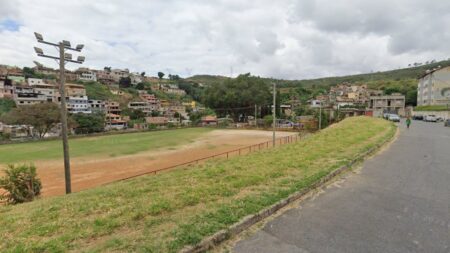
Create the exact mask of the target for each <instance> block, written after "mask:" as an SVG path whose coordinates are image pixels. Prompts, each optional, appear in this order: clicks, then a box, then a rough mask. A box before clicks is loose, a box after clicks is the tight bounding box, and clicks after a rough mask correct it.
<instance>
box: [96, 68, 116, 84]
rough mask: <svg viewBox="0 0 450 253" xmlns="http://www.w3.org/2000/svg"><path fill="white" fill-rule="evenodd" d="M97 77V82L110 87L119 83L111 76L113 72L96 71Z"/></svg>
mask: <svg viewBox="0 0 450 253" xmlns="http://www.w3.org/2000/svg"><path fill="white" fill-rule="evenodd" d="M94 72H95V75H96V78H97V81H98V82H100V83H102V84H105V85H108V86H112V85H114V84H116V83H117V82H116V81H115V79H114V77H113V76H112V75H111V72H109V71H106V70H95V71H94Z"/></svg>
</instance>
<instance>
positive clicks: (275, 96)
mask: <svg viewBox="0 0 450 253" xmlns="http://www.w3.org/2000/svg"><path fill="white" fill-rule="evenodd" d="M276 102H277V85H276V83H275V82H274V83H273V108H272V117H273V137H272V144H273V146H274V147H275V131H276V128H277V124H276V118H277V115H276Z"/></svg>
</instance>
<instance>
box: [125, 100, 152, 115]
mask: <svg viewBox="0 0 450 253" xmlns="http://www.w3.org/2000/svg"><path fill="white" fill-rule="evenodd" d="M128 108H130V109H133V110H141V111H142V112H144V113H146V114H147V115H150V113H151V112H152V111H156V110H158V108H157V107H156V106H155V105H152V104H150V103H148V102H143V101H135V102H129V103H128Z"/></svg>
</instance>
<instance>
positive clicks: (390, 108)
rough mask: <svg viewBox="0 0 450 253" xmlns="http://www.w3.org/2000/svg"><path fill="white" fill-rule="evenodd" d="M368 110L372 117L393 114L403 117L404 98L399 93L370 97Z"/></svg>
mask: <svg viewBox="0 0 450 253" xmlns="http://www.w3.org/2000/svg"><path fill="white" fill-rule="evenodd" d="M369 109H370V110H371V111H372V115H373V116H374V117H382V116H383V113H395V114H398V115H400V116H405V96H404V95H402V94H399V93H393V94H391V95H384V96H371V97H370V103H369Z"/></svg>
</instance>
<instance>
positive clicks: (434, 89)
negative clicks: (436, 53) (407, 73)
mask: <svg viewBox="0 0 450 253" xmlns="http://www.w3.org/2000/svg"><path fill="white" fill-rule="evenodd" d="M447 104H450V67H445V68H438V69H433V70H428V71H427V72H426V73H425V74H424V75H423V76H421V77H420V78H419V83H418V85H417V105H419V106H424V105H447Z"/></svg>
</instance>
